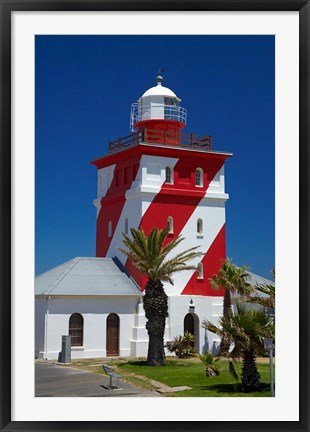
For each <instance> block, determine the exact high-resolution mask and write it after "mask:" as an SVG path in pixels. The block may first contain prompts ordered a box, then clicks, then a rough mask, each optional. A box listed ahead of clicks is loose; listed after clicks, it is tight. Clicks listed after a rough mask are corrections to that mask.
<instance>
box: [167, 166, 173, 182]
mask: <svg viewBox="0 0 310 432" xmlns="http://www.w3.org/2000/svg"><path fill="white" fill-rule="evenodd" d="M166 183H168V184H173V171H172V168H171V167H166Z"/></svg>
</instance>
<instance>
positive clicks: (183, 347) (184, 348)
mask: <svg viewBox="0 0 310 432" xmlns="http://www.w3.org/2000/svg"><path fill="white" fill-rule="evenodd" d="M194 340H195V336H193V335H192V334H191V333H189V332H188V331H186V332H185V333H184V336H176V337H175V338H174V339H173V341H169V342H166V344H165V347H166V348H167V349H168V351H169V352H171V353H173V352H174V353H175V355H176V356H177V357H178V358H189V357H192V356H193V355H194V354H195V350H194V346H193V345H194Z"/></svg>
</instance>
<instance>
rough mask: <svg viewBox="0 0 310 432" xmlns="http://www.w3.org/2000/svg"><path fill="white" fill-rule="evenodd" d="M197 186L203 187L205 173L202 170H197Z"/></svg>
mask: <svg viewBox="0 0 310 432" xmlns="http://www.w3.org/2000/svg"><path fill="white" fill-rule="evenodd" d="M195 184H196V186H200V187H202V186H203V172H202V169H201V168H196V180H195Z"/></svg>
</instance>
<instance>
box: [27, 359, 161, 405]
mask: <svg viewBox="0 0 310 432" xmlns="http://www.w3.org/2000/svg"><path fill="white" fill-rule="evenodd" d="M109 383H110V379H109V378H108V377H106V376H102V375H98V374H94V373H91V372H86V371H82V370H80V369H74V368H71V367H68V366H60V365H51V364H43V363H36V364H35V396H36V397H75V396H79V397H124V396H130V397H138V396H139V397H158V396H159V397H160V394H159V393H157V392H155V391H154V392H151V391H147V390H143V389H139V388H136V387H134V386H132V385H130V384H127V383H124V382H122V381H121V380H120V381H119V389H118V390H107V389H105V388H104V387H103V386H104V385H107V384H109ZM113 384H114V381H113Z"/></svg>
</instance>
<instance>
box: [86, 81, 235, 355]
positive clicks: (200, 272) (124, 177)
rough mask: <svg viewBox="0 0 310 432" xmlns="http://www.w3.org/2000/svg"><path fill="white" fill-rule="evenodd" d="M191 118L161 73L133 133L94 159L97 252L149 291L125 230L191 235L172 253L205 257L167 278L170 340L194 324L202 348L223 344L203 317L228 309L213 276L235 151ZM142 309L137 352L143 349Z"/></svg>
mask: <svg viewBox="0 0 310 432" xmlns="http://www.w3.org/2000/svg"><path fill="white" fill-rule="evenodd" d="M141 93H142V92H141ZM186 122H187V110H186V109H185V108H184V107H183V106H182V105H181V99H180V98H179V97H178V96H177V95H176V93H175V92H174V91H172V90H171V89H170V88H168V87H165V86H164V85H163V77H162V74H158V76H157V77H156V83H155V85H154V86H153V87H151V88H149V89H148V90H146V91H145V92H144V93H142V95H141V96H140V97H139V98H138V100H137V102H134V103H133V104H132V105H131V111H130V132H131V133H130V134H129V135H127V136H126V137H123V138H118V139H116V140H113V141H110V142H109V147H108V154H106V155H104V156H102V157H100V158H98V159H96V160H94V161H92V164H93V165H95V166H96V167H97V173H98V187H97V197H96V199H95V200H94V204H95V206H96V208H97V220H96V256H97V257H110V258H113V259H115V258H117V260H118V261H119V262H120V263H121V264H122V265H123V266H124V268H125V269H126V270H127V272H128V273H129V275H130V276H131V277H132V279H133V280H134V281H135V282H136V284H137V285H138V287H139V289H140V290H141V293H143V290H144V287H145V284H146V277H145V276H144V275H143V274H141V273H139V271H138V270H137V269H136V268H134V267H133V266H132V264H131V262H130V261H129V260H128V259H127V257H126V256H125V255H123V254H122V253H121V252H120V251H119V247H122V232H123V233H125V234H129V235H130V228H136V229H137V228H139V227H142V228H143V230H144V231H145V232H146V233H148V232H150V231H151V229H152V228H154V227H158V228H160V229H161V228H165V227H167V226H168V227H169V235H168V237H167V239H166V241H167V242H169V241H171V240H172V239H174V238H176V237H177V236H179V235H182V237H184V241H182V242H181V243H180V244H179V245H178V246H177V248H176V249H175V250H174V251H173V254H177V253H179V252H181V251H183V250H185V249H188V248H190V247H193V246H199V251H200V252H202V253H203V256H201V257H199V258H197V259H196V261H193V262H191V264H193V265H196V266H197V270H196V271H187V272H182V273H176V274H175V276H174V280H173V286H172V285H170V284H168V283H165V284H164V287H165V291H166V293H167V295H168V298H169V318H168V319H167V325H166V335H165V339H166V340H171V339H173V337H174V336H177V335H178V334H183V333H184V331H186V330H188V331H190V332H191V333H192V334H194V336H195V348H196V349H197V350H198V351H199V352H204V351H206V350H212V349H213V348H215V347H216V346H217V344H218V343H219V341H218V340H217V336H216V335H214V334H207V332H206V330H204V329H202V328H201V323H202V321H203V320H204V319H206V318H208V319H211V320H212V321H213V322H214V323H217V320H218V317H219V316H220V315H221V314H222V302H223V291H222V290H221V289H220V290H218V291H214V290H213V289H212V288H211V286H210V282H209V278H210V277H212V276H213V275H214V274H215V273H218V270H219V268H220V266H221V261H222V260H223V259H224V258H225V257H226V236H225V223H226V222H225V203H226V201H227V199H228V194H227V193H226V192H225V182H224V163H225V160H226V159H227V158H228V157H230V156H231V153H228V152H222V151H216V150H215V149H213V146H212V137H211V136H210V135H206V136H198V135H195V134H193V133H184V128H185V127H186ZM115 132H116V134H117V131H115ZM139 307H140V309H141V305H140V306H138V309H137V317H138V318H137V320H136V325H135V329H133V336H132V346H135V347H136V348H135V349H134V352H133V353H132V354H133V355H135V354H136V355H138V354H140V355H143V352H144V351H143V350H144V345H143V343H142V340H143V341H144V339H143V338H144V337H145V336H144V335H143V330H142V329H143V325H142V321H143V318H142V316H143V311H141V310H140V309H139ZM139 316H140V318H139ZM139 338H140V339H139ZM139 341H140V342H141V343H140V344H139ZM137 347H139V348H137Z"/></svg>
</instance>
